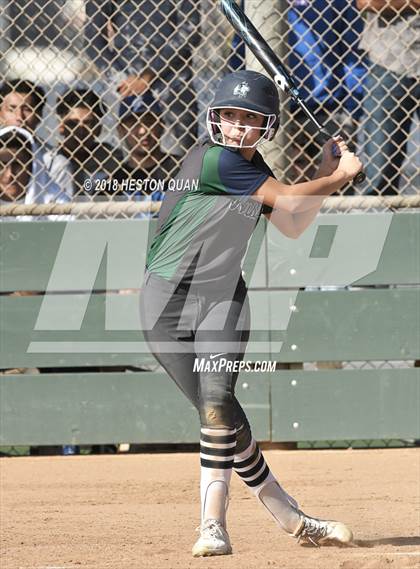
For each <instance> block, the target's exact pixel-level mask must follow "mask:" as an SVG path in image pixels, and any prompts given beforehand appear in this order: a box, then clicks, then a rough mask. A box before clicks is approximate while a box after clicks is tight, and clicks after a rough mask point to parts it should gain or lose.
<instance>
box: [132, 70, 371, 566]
mask: <svg viewBox="0 0 420 569" xmlns="http://www.w3.org/2000/svg"><path fill="white" fill-rule="evenodd" d="M207 127H208V131H209V135H210V140H209V141H207V142H205V143H202V144H199V145H197V146H196V147H194V148H193V149H192V150H191V151H190V153H189V154H188V155H187V157H186V159H185V161H184V163H183V166H182V168H181V171H180V173H179V174H178V179H177V186H176V188H175V189H174V190H173V191H168V192H167V194H166V197H165V200H164V201H163V204H162V208H161V211H160V215H159V221H158V228H157V232H156V235H155V237H154V239H153V241H152V243H151V246H150V249H149V253H148V257H147V270H146V275H145V281H144V285H143V289H142V294H141V318H142V325H143V330H144V335H145V338H146V340H147V342H148V344H149V347H150V349H151V351H152V352H153V354H154V356H155V357H156V359H157V360H158V361H159V362H160V364H161V365H162V366H163V367H164V369H165V370H166V371H167V373H168V374H169V375H170V376H171V377H172V379H173V380H174V381H175V382H176V384H177V385H178V387H179V388H180V389H181V390H182V391H183V393H184V394H185V396H186V397H187V398H188V399H189V400H190V401H191V403H192V404H193V405H194V406H195V407H196V408H197V410H198V412H199V416H200V422H201V437H200V461H201V483H200V488H201V526H200V536H199V539H198V541H197V542H196V543H195V545H194V547H193V551H192V552H193V555H194V556H197V557H198V556H206V555H223V554H228V553H231V551H232V549H231V545H230V541H229V536H228V533H227V531H226V509H227V502H228V492H229V483H230V479H231V474H232V470H235V471H236V472H237V474H238V475H239V476H240V477H241V478H242V480H243V481H244V482H245V484H246V485H247V486H248V487H249V489H250V490H251V491H252V492H253V493H254V494H255V496H256V497H257V498H258V500H259V501H260V502H261V503H262V504H263V505H264V506H265V508H266V509H267V510H268V512H269V513H270V514H271V515H272V516H273V517H274V519H275V520H276V521H277V522H278V523H279V525H280V526H281V527H282V528H283V529H284V530H285V531H286V532H288V533H289V534H291V535H292V536H294V537H297V538H299V539H300V540H303V541H306V542H311V543H312V544H313V545H321V544H324V543H336V544H346V543H349V542H350V541H351V540H352V533H351V531H350V530H349V529H348V528H347V527H346V526H345V525H344V524H343V523H340V522H333V521H323V520H318V519H316V518H312V517H310V516H307V515H306V514H304V513H303V512H302V511H301V510H300V509H299V507H298V505H297V502H296V501H295V500H294V499H293V498H292V497H291V496H289V495H288V494H287V492H286V491H285V490H284V489H283V488H282V487H281V486H280V484H279V483H278V482H277V481H276V479H275V478H274V476H273V474H272V473H271V471H270V469H269V467H268V465H267V464H266V462H265V460H264V457H263V455H262V453H261V451H260V449H259V448H258V444H257V443H256V441H255V440H254V439H253V437H252V434H251V429H250V426H249V423H248V421H247V418H246V416H245V413H244V411H243V409H242V408H241V406H240V404H239V402H238V400H237V399H236V397H235V394H234V390H235V383H236V379H237V375H238V374H237V372H235V365H236V364H235V363H236V362H239V361H241V359H242V358H243V356H244V351H245V347H246V343H247V340H248V336H249V330H250V326H249V322H250V318H249V304H248V299H247V289H246V286H245V283H244V281H243V279H242V275H241V260H242V258H243V256H244V254H245V251H246V248H247V244H248V240H249V239H250V237H251V235H252V232H253V230H254V228H255V226H256V223H257V222H258V219H259V218H260V216H261V215H262V214H264V215H266V216H267V217H268V218H269V219H270V220H271V221H272V222H273V223H274V224H275V225H276V226H277V227H278V229H280V231H282V232H283V233H284V234H286V235H287V236H289V237H297V236H298V235H299V234H300V233H301V232H302V231H303V230H304V229H305V228H306V227H307V226H308V225H309V224H310V223H311V221H312V220H313V218H314V217H315V215H316V213H317V212H318V211H319V208H320V206H321V204H322V200H323V199H324V198H325V196H327V195H329V194H331V193H333V192H334V191H336V190H338V189H339V188H341V187H342V186H344V185H345V184H346V183H347V182H348V181H349V180H351V179H352V178H353V177H354V176H355V175H356V174H357V172H358V171H359V170H360V169H361V163H360V162H359V160H358V158H356V157H355V156H354V154H352V153H350V152H349V151H348V149H347V146H346V145H345V143H344V142H343V141H342V140H336V141H334V140H330V141H329V142H327V144H326V145H325V147H324V152H323V159H322V162H321V165H320V169H319V172H318V176H317V178H316V179H314V180H312V181H310V182H305V183H300V184H295V185H285V184H282V183H281V182H278V181H277V180H276V179H275V178H274V176H273V173H272V172H271V170H270V168H269V167H268V166H267V164H265V162H264V160H263V158H262V157H261V155H260V154H259V153H258V151H257V150H256V147H257V145H258V144H260V143H262V142H264V141H265V140H271V139H272V138H273V137H274V135H275V133H276V131H277V129H278V127H279V98H278V92H277V88H276V86H275V84H274V83H273V82H272V81H271V80H270V79H268V78H267V77H265V76H264V75H261V74H260V73H256V72H254V71H238V72H235V73H232V74H230V75H227V76H225V77H224V78H223V79H222V81H221V82H220V84H219V86H218V89H217V91H216V94H215V97H214V100H213V102H212V105H211V106H210V108H209V109H208V113H207ZM334 145H336V146H337V147H338V148H339V150H340V153H341V156H339V157H337V156H335V155H334V153H333V147H334ZM203 359H204V362H205V365H201V368H200V369H197V367H196V364H195V362H196V361H201V362H202V361H203ZM222 363H223V364H224V365H223V366H222V365H219V364H222Z"/></svg>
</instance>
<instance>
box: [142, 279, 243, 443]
mask: <svg viewBox="0 0 420 569" xmlns="http://www.w3.org/2000/svg"><path fill="white" fill-rule="evenodd" d="M140 317H141V323H142V329H143V334H144V337H145V340H146V341H147V343H148V346H149V348H150V350H151V352H152V353H153V355H154V357H155V358H156V359H157V361H158V362H159V363H160V364H161V365H162V367H163V368H164V369H165V370H166V372H167V373H168V374H169V376H170V377H171V378H172V379H173V380H174V381H175V383H176V384H177V386H178V387H179V388H180V389H181V391H182V392H183V393H184V395H185V396H186V397H187V398H188V399H189V400H190V401H191V403H192V404H193V405H194V407H195V408H196V409H197V410H198V412H199V416H200V421H201V426H202V427H207V428H227V429H233V428H236V430H237V446H236V452H242V451H243V450H245V449H246V448H247V447H248V446H249V444H250V442H251V430H250V426H249V423H248V420H247V418H246V415H245V413H244V411H243V409H242V407H241V405H240V404H239V402H238V400H237V399H236V397H235V384H236V380H237V378H238V372H233V371H229V365H226V366H220V367H219V361H220V360H221V358H223V359H224V360H227V361H228V362H232V364H233V363H234V362H235V361H238V362H239V361H241V360H242V359H243V357H244V352H245V347H246V344H247V341H248V337H249V322H250V312H249V302H248V297H247V289H246V286H245V283H244V281H243V280H242V279H241V280H240V281H239V282H238V284H237V286H236V289H235V287H233V290H232V289H230V290H224V291H223V290H218V291H217V292H215V291H213V290H211V291H210V290H209V289H207V290H206V288H205V286H203V287H202V286H200V287H196V288H194V287H190V288H188V287H187V286H182V285H180V286H177V285H174V284H172V283H170V282H168V281H166V280H165V279H163V278H161V277H159V276H157V275H154V274H150V273H147V272H146V276H145V280H144V284H143V288H142V291H141V297H140ZM196 360H197V362H200V363H201V364H203V363H204V364H205V365H201V369H194V362H195V361H196ZM206 364H207V365H206ZM196 365H197V364H196ZM230 367H231V368H232V367H233V365H232V366H230ZM215 369H216V370H217V371H215Z"/></svg>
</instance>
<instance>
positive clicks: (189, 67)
mask: <svg viewBox="0 0 420 569" xmlns="http://www.w3.org/2000/svg"><path fill="white" fill-rule="evenodd" d="M375 5H378V3H375ZM384 5H386V6H387V7H384V8H383V9H382V10H380V11H379V12H376V11H373V10H374V9H373V8H372V9H371V8H370V7H369V2H368V1H367V0H358V1H357V2H352V1H347V0H346V1H344V0H331V1H328V2H324V1H321V0H319V1H318V0H311V1H308V0H293V1H292V0H288V1H286V0H245V1H244V2H242V6H243V7H244V9H245V11H246V12H247V14H248V15H249V17H250V18H251V19H252V21H253V22H254V23H255V25H256V26H257V27H258V28H259V29H260V31H261V32H262V34H263V35H264V36H265V37H266V38H267V40H268V41H269V43H270V45H271V46H272V47H273V48H274V50H275V51H276V52H277V53H278V54H279V55H280V57H281V59H282V60H283V61H284V62H285V63H286V64H287V65H288V67H289V69H290V71H291V72H292V74H293V76H294V77H295V79H296V82H297V84H298V86H299V88H300V90H301V93H302V95H303V97H304V99H305V100H306V102H307V103H308V105H309V106H310V108H311V110H312V111H314V112H315V113H316V115H317V117H318V118H319V119H320V120H321V122H324V123H325V124H326V126H327V129H328V130H329V132H331V133H334V134H335V133H337V132H338V131H340V132H342V133H343V134H344V135H345V137H346V138H347V140H348V141H349V143H350V144H351V145H353V146H354V147H355V148H356V149H357V152H358V153H359V154H360V156H361V158H362V160H363V162H364V163H365V168H366V174H367V180H366V183H364V184H363V185H361V186H348V187H347V188H346V189H345V190H343V191H342V192H341V193H342V195H343V196H344V197H346V198H347V197H348V196H350V195H353V196H358V195H359V196H363V197H364V201H363V205H362V207H364V208H366V207H369V203H373V204H374V205H373V206H372V207H377V206H378V202H369V200H368V201H366V199H365V198H366V197H367V196H370V195H371V196H377V197H378V196H380V197H384V196H400V198H399V201H398V206H399V207H414V206H416V205H417V206H418V203H417V202H418V196H419V193H420V192H419V186H420V184H419V174H418V172H419V166H420V158H419V152H418V149H419V146H420V128H419V120H418V119H419V116H418V109H417V101H418V100H419V94H420V91H419V86H418V83H417V81H416V78H418V76H419V66H420V64H419V51H418V46H419V39H418V38H419V16H418V15H417V14H416V11H415V9H414V8H410V5H411V4H410V3H407V7H406V8H403V9H399V10H397V9H395V10H394V9H393V8H392V5H393V3H392V2H391V3H389V2H384ZM0 6H1V10H0V28H1V40H0V52H1V60H0V65H1V73H2V79H3V81H2V86H1V92H0V98H1V100H0V123H1V125H2V128H1V130H0V141H1V152H2V155H3V159H2V161H1V167H2V178H1V188H0V192H1V195H0V200H1V203H2V205H3V206H4V205H6V204H9V205H10V204H15V205H21V204H26V205H30V204H68V203H73V202H76V201H77V202H80V201H95V202H96V201H99V200H106V201H109V200H112V201H123V202H124V203H126V202H127V201H130V202H138V201H150V202H156V203H153V204H152V206H153V209H154V210H156V209H158V208H159V202H160V200H161V199H162V196H163V193H164V191H166V190H167V189H168V188H170V184H171V183H173V178H174V176H175V175H176V172H177V170H178V168H179V165H180V162H181V161H182V158H183V156H184V155H185V153H186V151H187V150H188V149H189V148H190V147H191V146H192V145H193V144H194V143H195V142H196V140H197V139H199V138H200V137H203V136H205V134H206V125H205V122H206V121H205V118H206V109H207V106H208V104H209V102H210V101H211V98H212V95H213V93H214V88H215V85H216V84H217V81H218V79H219V78H220V77H221V76H223V75H224V74H225V73H227V72H229V71H232V70H236V69H242V68H245V67H246V68H256V69H258V66H257V65H256V62H255V59H254V58H253V57H252V55H251V54H250V53H249V52H248V51H247V50H245V47H244V45H243V43H242V42H241V41H240V40H239V38H238V37H236V36H235V34H234V33H233V30H232V29H231V27H230V25H229V24H228V23H227V21H226V20H225V19H224V17H223V15H222V14H221V12H220V10H219V9H218V6H217V2H215V1H214V0H179V1H177V2H175V1H174V0H162V1H158V2H156V1H155V2H151V1H148V0H146V1H141V2H138V1H137V2H134V1H130V0H112V1H111V0H25V1H24V0H13V2H12V1H7V0H1V2H0ZM281 99H282V105H281V128H280V130H279V133H278V135H277V137H276V139H275V140H274V141H273V142H271V143H267V144H265V145H263V147H262V151H263V153H264V156H265V158H266V159H267V161H268V163H269V164H270V165H271V166H272V167H273V169H274V171H275V173H276V175H277V176H278V177H279V178H281V179H282V180H284V181H285V182H287V183H294V182H297V181H302V180H304V179H307V178H308V177H311V176H313V175H314V174H315V172H316V164H317V162H318V161H319V157H320V149H321V145H322V143H323V141H322V139H321V138H320V137H319V135H318V134H317V133H316V132H315V131H314V130H313V129H312V127H311V125H310V124H308V121H307V120H306V119H305V117H304V115H303V114H302V112H301V111H299V109H298V108H295V107H294V105H293V104H292V103H291V102H290V100H288V99H287V97H286V96H284V95H283V94H282V96H281ZM12 127H18V128H17V129H16V128H12ZM401 196H402V199H401ZM405 196H407V197H408V198H409V199H408V201H407V200H405V199H404V197H405ZM410 200H411V201H410ZM329 203H331V207H337V203H335V204H334V203H332V202H329ZM343 203H344V205H343ZM359 203H360V202H358V201H357V200H356V202H355V200H354V198H353V200H352V201H348V202H342V201H340V202H339V205H338V209H343V208H344V209H346V208H347V209H348V208H349V207H350V204H352V205H351V207H355V206H357V205H358V204H359ZM375 203H376V205H375ZM379 203H386V202H379ZM394 203H395V202H394ZM347 204H348V205H347ZM121 207H122V208H124V204H122V205H120V210H118V211H119V213H118V214H117V213H115V208H114V210H112V209H110V210H109V211H108V213H106V215H109V216H111V217H112V216H114V215H120V211H121ZM19 211H20V212H22V210H21V209H19V208H18V209H16V208H14V209H13V212H12V211H11V210H10V208H9V209H5V208H4V207H3V214H4V213H7V214H12V215H15V214H16V213H17V212H19ZM29 211H31V210H30V209H29ZM58 211H60V210H58ZM63 211H67V210H65V209H64V210H63ZM103 211H104V210H103ZM103 211H102V213H101V214H100V215H104V213H103ZM25 212H26V213H27V212H28V209H26V210H25ZM89 212H90V213H89V216H94V215H95V213H94V212H95V208H93V209H92V208H89ZM127 212H128V213H125V215H126V216H129V217H130V216H133V215H137V216H138V215H149V213H147V212H146V213H140V212H139V210H138V209H136V208H134V209H133V208H131V209H130V210H127Z"/></svg>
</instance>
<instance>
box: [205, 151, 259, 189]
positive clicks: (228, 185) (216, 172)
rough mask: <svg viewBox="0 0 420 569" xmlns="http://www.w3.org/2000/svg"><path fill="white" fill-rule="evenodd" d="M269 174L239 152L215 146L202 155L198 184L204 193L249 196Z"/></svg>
mask: <svg viewBox="0 0 420 569" xmlns="http://www.w3.org/2000/svg"><path fill="white" fill-rule="evenodd" d="M269 175H270V174H269V173H268V172H263V171H262V170H261V169H259V168H258V167H257V166H256V165H255V164H254V163H253V162H250V161H248V160H246V159H245V158H244V157H243V156H242V155H241V154H240V153H239V152H236V151H231V150H229V149H227V148H223V147H220V146H219V147H217V146H216V147H212V148H210V149H209V151H208V152H207V153H206V155H205V157H204V160H203V168H202V172H201V184H200V185H201V188H202V191H203V192H204V193H209V194H222V195H223V194H227V195H234V196H250V195H252V194H253V193H255V192H256V191H257V190H258V188H259V187H260V186H261V185H262V184H263V183H264V182H265V181H266V180H267V178H268V177H269Z"/></svg>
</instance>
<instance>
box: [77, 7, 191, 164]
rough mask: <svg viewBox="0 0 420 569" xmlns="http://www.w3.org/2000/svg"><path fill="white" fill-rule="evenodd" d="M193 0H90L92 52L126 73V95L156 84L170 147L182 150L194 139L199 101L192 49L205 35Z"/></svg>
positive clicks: (110, 68)
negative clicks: (194, 76)
mask: <svg viewBox="0 0 420 569" xmlns="http://www.w3.org/2000/svg"><path fill="white" fill-rule="evenodd" d="M197 4H198V3H197V2H194V1H193V0H179V1H175V0H158V1H156V0H155V1H152V0H142V1H137V2H134V1H131V0H114V1H109V0H108V1H107V0H105V1H104V0H87V1H86V14H87V24H86V27H85V34H86V40H87V41H86V46H87V53H88V56H89V57H90V59H91V60H92V61H93V63H95V65H96V66H97V68H98V69H100V70H101V71H102V72H105V73H106V74H107V76H108V78H109V79H111V78H112V77H113V76H114V75H115V74H116V73H118V72H120V73H124V75H125V77H124V79H123V80H122V81H121V82H120V84H119V86H118V91H119V93H120V95H121V96H122V97H127V96H129V95H140V94H142V93H143V92H144V91H146V90H147V89H150V88H151V89H152V90H153V91H154V92H155V93H156V94H158V95H159V100H160V101H161V104H162V107H163V111H164V113H163V120H164V123H165V125H166V127H167V128H168V129H169V131H170V133H171V136H172V141H170V142H169V139H168V145H167V148H165V150H166V151H168V152H169V151H170V152H171V153H172V154H178V155H182V154H183V153H184V152H185V151H186V150H187V148H189V147H190V146H191V144H192V143H194V142H195V139H196V135H197V103H196V96H195V93H194V90H193V86H192V69H191V63H192V52H193V48H194V47H195V46H197V45H198V43H199V41H200V34H199V24H200V13H199V7H198V6H197Z"/></svg>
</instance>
